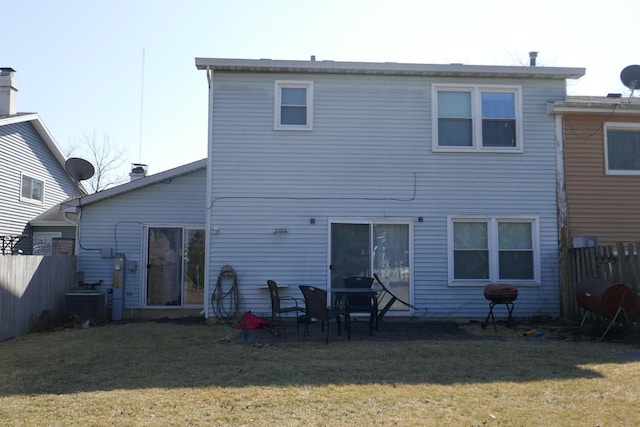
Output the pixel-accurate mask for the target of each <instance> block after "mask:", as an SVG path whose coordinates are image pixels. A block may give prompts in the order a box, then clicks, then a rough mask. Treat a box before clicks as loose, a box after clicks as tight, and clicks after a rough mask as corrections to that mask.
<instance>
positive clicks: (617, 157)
mask: <svg viewBox="0 0 640 427" xmlns="http://www.w3.org/2000/svg"><path fill="white" fill-rule="evenodd" d="M607 160H608V163H609V165H608V166H609V169H613V170H640V131H627V130H608V131H607Z"/></svg>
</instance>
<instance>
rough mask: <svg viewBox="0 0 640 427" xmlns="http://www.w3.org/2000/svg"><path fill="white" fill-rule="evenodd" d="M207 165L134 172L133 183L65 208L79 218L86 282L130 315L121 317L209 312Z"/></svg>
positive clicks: (81, 263)
mask: <svg viewBox="0 0 640 427" xmlns="http://www.w3.org/2000/svg"><path fill="white" fill-rule="evenodd" d="M206 168H207V162H206V160H199V161H196V162H193V163H189V164H186V165H183V166H180V167H177V168H174V169H171V170H167V171H164V172H160V173H157V174H153V175H149V176H145V174H134V173H132V174H131V178H132V180H131V181H130V182H127V183H124V184H121V185H118V186H115V187H112V188H109V189H107V190H103V191H100V192H98V193H94V194H91V195H88V196H84V197H80V198H78V199H75V200H73V201H70V202H68V203H65V205H66V206H67V208H69V207H75V209H76V212H77V214H78V218H79V219H78V230H77V242H76V243H77V245H76V250H77V254H78V270H79V271H80V272H81V273H82V274H81V275H80V278H81V280H82V281H83V282H84V283H86V284H91V285H95V288H96V290H98V291H102V292H108V295H109V298H108V301H109V302H108V304H109V305H110V306H113V307H116V306H117V307H119V308H120V310H124V313H122V312H121V313H119V314H118V316H122V317H123V318H130V317H157V316H164V315H167V314H166V313H164V312H163V309H170V310H171V312H172V313H169V314H176V313H177V311H176V310H179V311H180V313H181V314H187V313H189V314H198V313H200V312H201V311H202V308H203V305H204V274H205V265H204V262H205V254H204V252H205V235H206V232H205V222H206V221H205V193H206ZM134 171H135V170H134ZM114 288H117V289H118V290H119V292H118V293H116V292H114ZM115 298H121V301H119V302H118V301H114V299H115ZM116 318H119V317H116Z"/></svg>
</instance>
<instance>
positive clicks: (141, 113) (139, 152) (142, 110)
mask: <svg viewBox="0 0 640 427" xmlns="http://www.w3.org/2000/svg"><path fill="white" fill-rule="evenodd" d="M141 74H142V75H141V77H140V135H139V141H138V163H142V119H143V117H144V48H142V73H141Z"/></svg>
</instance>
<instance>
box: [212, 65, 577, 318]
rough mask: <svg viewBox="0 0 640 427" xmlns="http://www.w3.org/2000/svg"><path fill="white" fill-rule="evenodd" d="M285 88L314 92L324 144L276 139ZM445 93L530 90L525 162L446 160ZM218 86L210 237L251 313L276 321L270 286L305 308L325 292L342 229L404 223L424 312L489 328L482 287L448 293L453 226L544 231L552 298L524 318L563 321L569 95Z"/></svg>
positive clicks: (414, 83) (521, 308)
mask: <svg viewBox="0 0 640 427" xmlns="http://www.w3.org/2000/svg"><path fill="white" fill-rule="evenodd" d="M274 80H302V81H307V80H312V81H313V83H314V111H313V116H314V119H313V120H314V121H313V130H312V131H274V130H273V108H274V106H273V96H274V94H273V92H274V83H273V82H274ZM443 82H445V83H446V82H454V83H467V84H488V83H490V84H501V85H520V86H521V87H522V98H523V121H522V125H523V136H524V152H523V153H500V154H494V153H440V152H439V153H433V152H432V150H431V142H432V136H431V131H432V123H431V120H432V119H431V105H432V100H431V85H432V84H433V83H443ZM213 84H214V92H213V96H214V99H213V113H212V114H213V147H212V150H211V153H212V155H211V157H210V167H211V174H212V175H211V176H212V180H211V188H212V209H211V211H210V226H211V227H219V228H220V232H219V234H217V235H212V236H211V239H210V246H209V250H210V264H209V267H210V271H209V274H210V280H209V283H210V285H211V284H215V278H216V276H217V275H218V272H219V270H220V268H221V267H222V266H223V265H225V264H229V265H231V266H233V267H234V268H235V269H236V271H237V273H238V276H239V287H240V298H241V305H242V308H241V309H243V310H252V311H254V312H256V313H263V314H264V313H268V312H269V311H270V303H269V300H268V294H267V292H266V291H265V290H264V289H260V286H264V285H265V284H266V281H267V279H273V280H276V281H277V282H279V283H283V284H287V285H289V288H288V289H286V290H285V291H284V292H285V294H287V295H292V296H297V297H300V296H301V295H300V293H299V291H298V289H297V285H299V284H311V285H318V286H321V287H324V286H326V285H327V282H328V258H327V257H328V246H329V225H328V224H329V221H330V220H331V219H333V218H362V219H367V220H372V219H376V218H387V219H388V218H394V217H395V218H400V219H407V218H408V219H410V220H411V221H412V223H413V232H414V234H413V242H412V244H413V249H414V258H413V263H414V265H413V266H412V274H413V280H414V293H413V295H414V304H415V305H416V306H417V307H419V308H427V312H426V315H427V316H433V317H445V316H446V317H477V316H485V315H486V313H487V311H488V301H486V300H485V299H484V297H483V292H482V287H479V286H476V287H452V286H449V285H448V271H447V268H448V266H447V216H448V215H456V216H457V215H490V216H501V217H508V216H512V215H513V216H524V215H527V216H533V217H537V218H538V219H539V230H540V263H541V278H540V279H541V286H531V287H523V288H522V289H521V291H520V296H519V298H518V300H517V303H516V311H515V313H514V314H515V315H517V316H523V315H532V314H535V313H544V314H551V315H557V314H559V299H558V295H559V290H558V289H559V284H558V249H557V248H558V231H557V219H556V218H557V217H556V149H555V127H554V120H553V118H552V117H551V116H549V115H548V114H547V113H546V103H547V102H549V101H553V100H559V99H564V95H565V86H564V82H563V81H561V80H526V81H521V80H499V79H498V80H490V79H477V80H465V81H460V79H443V78H438V79H432V78H427V77H399V76H394V77H385V76H363V75H353V76H352V75H328V74H318V75H313V74H310V75H303V76H297V75H289V74H261V73H244V74H243V73H225V72H217V73H215V76H214V81H213ZM418 217H423V218H424V221H423V222H422V223H420V222H418ZM310 218H315V220H316V223H315V225H311V224H310V223H309V219H310ZM274 227H287V228H288V234H287V235H285V236H277V235H274V234H272V229H273V228H274ZM210 289H211V287H210ZM497 310H498V309H497ZM416 314H417V315H424V311H418V312H416Z"/></svg>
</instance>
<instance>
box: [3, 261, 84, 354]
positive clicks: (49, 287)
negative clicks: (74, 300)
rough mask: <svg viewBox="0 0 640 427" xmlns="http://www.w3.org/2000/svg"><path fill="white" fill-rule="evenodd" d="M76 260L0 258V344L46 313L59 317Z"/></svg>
mask: <svg viewBox="0 0 640 427" xmlns="http://www.w3.org/2000/svg"><path fill="white" fill-rule="evenodd" d="M77 264H78V258H77V257H76V256H37V255H15V256H11V255H6V256H2V255H0V341H1V340H5V339H8V338H12V337H16V336H18V335H22V334H24V333H27V332H29V330H31V328H32V327H33V326H34V324H35V322H36V321H37V320H38V318H39V317H40V315H41V314H42V313H43V312H44V311H45V310H46V311H48V312H50V313H54V314H62V312H63V310H64V299H65V294H66V293H67V292H70V291H72V290H74V289H75V288H76V286H77V284H76V283H77V282H76V266H77Z"/></svg>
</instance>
